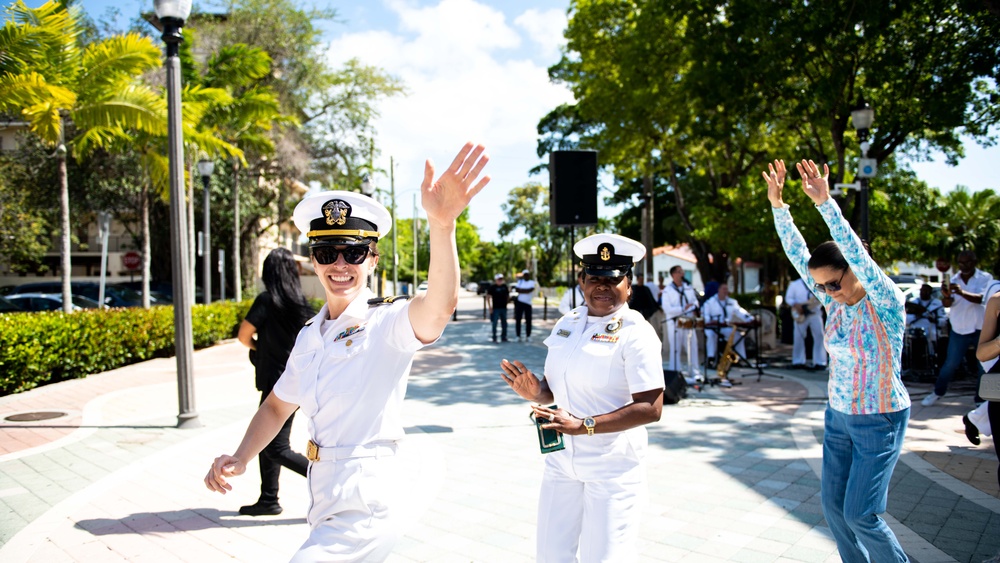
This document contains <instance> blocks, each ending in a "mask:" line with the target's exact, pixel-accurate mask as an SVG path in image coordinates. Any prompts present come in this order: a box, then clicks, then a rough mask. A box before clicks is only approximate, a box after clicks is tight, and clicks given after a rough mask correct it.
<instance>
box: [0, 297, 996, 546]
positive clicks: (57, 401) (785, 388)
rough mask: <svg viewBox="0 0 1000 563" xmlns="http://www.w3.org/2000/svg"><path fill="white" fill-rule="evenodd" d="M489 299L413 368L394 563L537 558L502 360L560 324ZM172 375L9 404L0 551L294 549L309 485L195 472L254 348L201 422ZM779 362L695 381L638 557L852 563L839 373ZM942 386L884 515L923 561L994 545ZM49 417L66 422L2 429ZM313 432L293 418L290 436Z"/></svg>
mask: <svg viewBox="0 0 1000 563" xmlns="http://www.w3.org/2000/svg"><path fill="white" fill-rule="evenodd" d="M481 306H482V301H481V299H480V298H478V297H475V296H474V295H472V294H465V296H464V297H463V299H462V302H461V305H460V313H459V315H458V319H459V320H458V321H457V322H453V323H452V326H450V327H449V328H448V330H447V331H446V332H445V336H444V337H443V338H442V339H441V341H440V342H439V343H437V344H436V345H435V346H433V347H430V348H428V349H426V350H424V351H421V352H420V353H419V354H418V356H417V360H416V361H415V363H414V368H413V372H412V375H411V379H410V383H409V391H408V394H407V400H406V407H405V416H406V421H407V422H406V424H407V434H408V437H407V440H406V441H405V445H404V448H403V451H404V453H403V454H402V455H405V456H407V457H408V458H409V461H410V467H411V468H412V470H411V473H412V480H413V481H412V482H413V486H412V487H411V489H412V490H413V495H412V498H411V499H410V502H409V503H408V507H409V508H410V509H411V510H412V512H413V517H412V519H411V520H412V523H411V525H410V526H409V529H408V532H407V534H406V535H405V537H404V538H403V540H402V541H401V542H400V543H399V545H398V546H397V548H396V550H395V552H394V554H393V556H392V557H391V559H390V560H391V561H399V562H406V561H485V562H494V561H496V562H511V561H531V560H533V554H534V541H535V507H536V499H537V495H538V488H539V486H540V482H541V471H542V461H543V457H542V456H541V455H540V454H539V453H538V449H537V447H538V446H537V441H536V439H535V434H534V429H533V428H532V426H531V424H530V422H529V420H528V417H527V412H528V408H527V405H526V404H525V403H524V401H522V400H520V399H519V398H518V397H517V396H516V395H514V393H513V392H511V391H510V390H509V389H508V388H507V386H506V385H505V384H504V383H503V381H502V380H501V379H500V377H499V370H498V364H499V361H500V359H501V358H508V359H519V360H522V361H524V362H525V363H526V364H528V365H529V367H532V368H533V369H536V370H538V371H540V370H541V368H542V365H543V363H544V357H545V348H544V346H543V345H542V344H541V340H542V335H544V334H546V333H547V332H548V329H550V328H551V325H552V319H551V318H550V319H549V320H548V321H547V322H539V321H536V326H535V331H536V334H535V335H533V336H535V337H534V338H533V342H531V343H524V344H519V343H516V342H511V343H508V344H499V345H498V344H493V343H492V342H490V338H489V323H488V322H485V321H483V320H482V315H481ZM538 316H539V317H540V316H541V315H538ZM511 325H513V323H511ZM510 329H511V334H513V326H511V327H510ZM771 360H772V361H771V363H772V365H775V366H777V365H781V364H780V360H778V361H775V360H776V359H774V358H771ZM174 369H175V362H174V359H173V358H167V359H158V360H153V361H149V362H144V363H142V364H136V365H132V366H128V367H126V368H122V369H118V370H115V371H112V372H108V373H104V374H99V375H95V376H91V377H88V378H87V379H83V380H75V381H68V382H64V383H58V384H54V385H49V386H45V387H42V388H39V389H35V390H32V391H29V392H26V393H21V394H18V395H13V396H8V397H3V398H0V542H2V545H0V561H5V562H17V561H39V562H53V561H88V562H94V561H205V560H211V561H217V560H227V559H228V560H236V561H281V560H287V559H288V557H289V556H290V555H291V554H292V553H294V551H295V550H296V548H297V547H298V546H299V544H300V543H301V542H302V541H303V540H304V538H305V537H306V535H307V532H308V530H307V526H306V524H305V517H304V515H305V511H306V507H307V504H308V499H307V495H306V490H305V481H304V480H303V479H302V478H301V477H299V476H298V475H295V474H293V473H291V472H288V471H285V472H282V484H281V504H282V506H283V507H284V509H285V510H284V512H283V513H282V514H281V515H279V516H275V517H262V518H252V517H244V516H240V515H239V514H238V513H237V510H238V508H239V507H240V506H241V505H244V504H250V503H252V502H253V501H255V500H256V498H257V495H258V492H259V491H258V487H259V477H258V474H257V468H256V466H255V465H254V466H252V467H250V469H249V470H248V473H247V475H246V476H243V477H241V478H237V479H236V480H235V481H234V483H233V484H234V490H233V491H232V492H231V493H229V494H227V495H225V496H223V495H218V494H214V493H210V492H209V491H208V490H206V489H205V487H204V485H203V484H202V482H201V481H202V478H203V476H204V474H205V472H206V471H207V469H208V466H209V464H210V463H211V461H212V459H213V458H214V457H215V456H217V455H219V454H220V453H223V452H229V451H232V450H233V449H235V447H236V445H237V444H238V443H239V440H240V439H241V437H242V435H243V432H244V430H245V428H246V424H247V422H248V421H249V418H250V417H251V416H252V414H253V412H254V411H255V409H256V406H257V401H258V399H259V397H258V394H257V392H256V391H255V390H254V388H253V372H252V367H251V366H250V364H249V362H248V361H247V358H246V349H245V348H243V347H242V346H240V345H239V344H238V343H236V342H227V343H223V344H220V345H218V346H216V347H213V348H211V349H207V350H201V351H198V352H196V353H195V379H196V388H195V393H196V395H195V396H196V408H197V410H198V413H199V415H200V420H201V422H202V424H203V426H202V427H201V428H197V429H188V430H178V429H176V428H174V427H173V426H174V424H175V423H176V415H177V392H176V375H175V371H174ZM765 372H766V374H768V375H765V376H764V377H762V378H760V380H759V381H758V377H757V373H756V372H755V371H750V370H743V369H741V368H736V369H734V371H733V372H732V373H731V375H733V374H735V378H734V379H736V380H737V381H741V382H742V385H737V386H735V387H733V388H732V389H729V390H725V391H723V390H721V389H719V388H708V389H706V390H704V391H703V392H700V393H696V392H691V393H690V394H689V398H688V399H686V400H685V401H682V402H681V403H680V404H678V405H672V406H667V407H665V408H664V412H663V418H662V420H661V421H660V422H659V423H657V424H653V425H651V426H650V427H649V434H650V450H649V456H648V469H649V476H650V498H649V505H648V506H647V508H646V514H645V518H644V524H643V528H642V534H641V545H640V553H641V554H642V557H643V560H646V561H768V562H770V561H838V560H839V557H838V555H837V552H836V548H835V546H834V543H833V540H832V539H831V538H830V534H829V530H828V528H827V527H826V525H825V522H824V521H823V517H822V514H821V510H820V505H819V477H818V474H819V467H820V458H821V454H822V448H821V440H822V413H823V408H824V401H825V394H826V390H825V377H824V376H823V374H818V373H806V372H792V371H788V370H783V369H780V368H775V367H769V368H767V369H766V370H765ZM771 375H781V376H784V377H783V378H780V379H779V378H777V377H772V376H771ZM741 376H742V377H741ZM928 391H929V386H928V385H924V386H919V385H914V386H912V387H911V393H912V395H913V396H914V397H915V398H916V399H917V400H916V401H915V406H914V407H913V410H912V413H911V422H910V428H909V430H908V435H907V441H906V446H905V450H904V454H903V456H902V458H901V461H900V463H899V465H898V466H897V469H896V472H895V474H894V476H893V480H892V486H891V489H890V494H889V512H888V514H887V520H889V522H890V525H891V526H892V528H893V530H894V531H895V532H896V533H897V535H899V537H900V539H901V541H902V542H903V546H904V548H905V549H906V551H907V553H908V554H909V555H910V556H911V558H912V559H913V560H915V561H919V562H920V563H928V562H932V561H976V562H978V561H983V560H985V559H987V558H989V557H992V556H994V555H996V554H997V553H998V552H1000V499H998V491H997V480H996V470H997V461H996V458H995V457H994V454H993V449H992V442H991V441H990V439H989V438H986V437H984V438H983V444H982V445H980V446H978V447H973V446H972V445H971V444H969V443H968V441H967V440H966V438H965V436H964V434H963V433H962V422H961V415H962V414H963V413H964V412H965V411H967V410H968V409H969V408H971V406H972V405H971V395H969V394H964V395H963V394H961V393H959V394H953V395H949V396H947V397H945V398H944V399H943V400H941V401H938V403H937V404H936V405H934V406H933V407H928V408H925V407H921V406H920V404H919V398H921V397H922V396H924V395H925V394H926V393H927V392H928ZM38 412H60V413H65V414H64V415H63V416H60V417H58V418H53V419H49V420H40V421H37V422H11V421H9V420H7V417H9V416H11V415H15V414H24V413H38ZM305 441H306V433H305V421H304V420H301V417H299V418H297V419H296V423H295V426H294V428H293V444H295V445H296V446H297V447H299V448H301V447H304V443H305Z"/></svg>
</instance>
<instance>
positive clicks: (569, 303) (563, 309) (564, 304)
mask: <svg viewBox="0 0 1000 563" xmlns="http://www.w3.org/2000/svg"><path fill="white" fill-rule="evenodd" d="M573 293H576V305H573ZM583 304H584V300H583V291H581V290H580V286H576V287H574V288H573V290H572V291H569V290H567V291H566V293H563V296H562V300H561V301H559V314H561V315H565V314H566V313H568V312H570V311H572V310H573V309H575V308H576V307H579V306H580V305H583Z"/></svg>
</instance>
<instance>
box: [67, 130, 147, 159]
mask: <svg viewBox="0 0 1000 563" xmlns="http://www.w3.org/2000/svg"><path fill="white" fill-rule="evenodd" d="M132 140H133V138H132V136H131V135H129V134H128V133H127V132H126V131H125V130H124V129H122V128H121V127H105V126H97V127H91V128H89V129H87V130H86V131H84V132H83V133H81V134H80V135H77V136H76V138H74V139H73V156H74V157H76V158H82V157H85V156H87V155H89V154H90V153H91V152H93V151H94V150H96V149H112V148H115V147H118V148H119V149H120V148H123V147H127V146H128V145H129V143H130V141H132Z"/></svg>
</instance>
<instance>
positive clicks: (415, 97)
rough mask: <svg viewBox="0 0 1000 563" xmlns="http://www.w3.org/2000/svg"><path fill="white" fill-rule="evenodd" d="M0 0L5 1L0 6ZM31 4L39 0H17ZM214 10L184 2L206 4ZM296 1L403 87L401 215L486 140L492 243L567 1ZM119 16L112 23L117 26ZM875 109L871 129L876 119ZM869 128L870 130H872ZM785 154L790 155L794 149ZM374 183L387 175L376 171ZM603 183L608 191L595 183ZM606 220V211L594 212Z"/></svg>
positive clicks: (345, 47) (978, 180) (523, 172)
mask: <svg viewBox="0 0 1000 563" xmlns="http://www.w3.org/2000/svg"><path fill="white" fill-rule="evenodd" d="M5 3H6V2H5ZM27 3H28V4H29V5H32V6H35V5H40V4H41V3H42V0H28V2H27ZM213 4H214V5H220V3H213V2H211V1H204V0H203V1H200V2H199V1H198V0H196V1H195V5H196V6H201V7H203V8H204V9H206V10H207V11H212V10H211V7H212V6H213ZM302 4H303V5H310V4H311V5H314V6H318V7H326V8H333V9H335V10H336V11H337V12H338V15H339V18H338V20H339V21H334V22H323V23H322V24H321V27H322V29H323V30H324V33H325V37H326V39H327V40H328V41H329V49H328V53H327V55H328V57H329V59H330V61H331V62H332V63H334V64H338V63H342V62H343V61H346V60H348V59H349V58H352V57H357V58H359V59H361V60H362V61H363V62H365V63H368V64H372V65H376V66H380V67H382V68H385V69H386V70H388V71H389V72H391V73H393V74H395V75H397V76H399V77H400V78H402V79H403V81H404V82H405V83H406V86H407V89H408V90H409V95H408V96H406V97H400V98H395V99H392V100H388V101H386V102H385V103H384V104H383V106H382V108H381V109H382V117H381V118H380V120H379V121H378V123H376V128H377V129H378V131H379V137H380V140H379V145H380V147H381V149H382V158H381V161H380V162H377V163H376V165H377V166H378V167H380V168H382V169H385V170H388V168H389V156H390V155H391V156H393V157H394V159H395V161H396V192H397V206H398V208H399V215H400V216H401V217H409V216H411V215H412V212H411V211H410V209H411V208H412V197H413V196H412V193H414V192H413V188H416V187H418V186H419V182H420V178H421V177H422V167H423V161H424V159H425V158H430V159H431V160H432V161H433V162H434V163H435V164H436V165H438V166H439V167H441V166H446V165H447V163H449V162H450V161H451V159H452V157H453V155H454V153H455V151H456V150H457V149H458V148H459V147H460V146H461V145H462V144H463V143H464V142H465V141H467V140H472V141H476V142H481V143H483V144H485V145H486V146H487V150H488V152H489V154H490V156H491V159H492V160H491V163H490V165H489V166H488V168H487V170H488V173H489V175H490V176H491V177H492V178H493V181H492V182H491V184H490V185H489V186H488V187H487V188H486V190H484V192H483V193H481V194H480V195H479V197H477V199H476V200H475V201H474V202H473V204H472V209H471V211H470V218H471V220H472V222H473V224H475V225H477V226H479V227H480V235H481V236H482V237H483V238H484V239H486V240H497V239H498V237H497V234H496V232H497V226H498V225H499V223H500V221H501V220H502V216H501V214H500V213H499V209H500V205H501V204H502V203H503V202H504V201H505V200H506V194H507V192H508V190H509V189H510V188H512V187H515V186H519V185H522V184H524V183H525V182H528V181H540V182H548V179H547V177H546V176H545V175H541V176H535V177H529V176H528V173H527V172H528V170H529V169H530V168H531V167H533V166H535V165H537V164H538V163H539V162H540V161H539V159H538V157H537V156H536V155H535V144H536V132H535V125H536V124H537V122H538V120H539V118H541V117H542V116H543V115H544V114H545V113H546V112H548V111H549V110H551V109H552V108H554V107H555V106H556V105H558V104H559V103H563V102H567V101H570V100H571V96H570V94H569V92H568V91H566V90H565V89H564V88H562V87H560V86H555V85H552V84H550V83H549V82H548V77H547V72H546V69H547V68H548V66H550V65H551V64H553V63H555V62H557V61H558V59H559V48H560V47H561V45H562V29H563V26H564V25H565V9H566V6H567V1H566V0H366V1H357V0H326V1H323V0H312V1H311V2H309V1H306V2H302ZM82 6H83V7H84V9H86V10H87V12H88V13H89V14H90V15H91V16H92V17H94V18H95V19H97V18H100V17H102V16H103V15H104V14H105V13H106V10H107V9H108V8H109V7H112V6H114V7H119V8H120V10H121V12H122V15H123V16H124V17H125V19H126V20H127V19H129V18H131V17H134V16H136V15H138V13H139V11H140V10H152V7H153V2H152V0H140V1H135V0H124V1H123V0H116V1H112V0H83V2H82ZM124 23H125V22H122V25H124ZM877 111H878V108H876V125H877V121H878V114H877ZM876 132H877V130H876ZM966 152H967V156H966V158H965V159H964V160H963V161H961V163H960V164H959V166H957V167H949V166H946V165H945V164H944V163H943V159H942V158H940V157H938V158H937V159H936V160H937V162H928V163H918V164H914V165H913V168H914V170H915V171H916V172H917V174H918V175H919V177H920V178H921V179H923V180H924V181H926V182H927V183H928V184H930V185H932V186H936V187H939V188H942V189H945V190H949V189H952V188H953V187H954V186H956V185H965V186H968V187H970V188H971V189H973V190H979V189H983V188H987V187H989V188H993V189H994V190H998V191H1000V185H998V184H997V182H996V175H995V174H993V173H991V171H989V170H988V169H987V163H988V162H991V160H992V161H997V160H1000V147H992V148H990V149H983V148H981V147H979V146H978V145H976V144H975V143H967V145H966ZM787 158H791V159H794V155H788V157H786V159H787ZM376 182H377V183H378V185H379V186H380V187H382V188H387V187H388V183H389V181H388V178H387V177H382V178H376ZM606 189H610V188H606ZM601 212H602V214H607V215H612V214H615V213H617V210H616V209H608V208H604V207H603V205H602V211H601Z"/></svg>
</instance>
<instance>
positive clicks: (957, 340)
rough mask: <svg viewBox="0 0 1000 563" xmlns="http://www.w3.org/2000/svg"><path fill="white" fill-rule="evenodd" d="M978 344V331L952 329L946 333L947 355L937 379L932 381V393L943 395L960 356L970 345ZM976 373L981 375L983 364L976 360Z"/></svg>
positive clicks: (956, 369) (956, 368)
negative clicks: (961, 332) (967, 331)
mask: <svg viewBox="0 0 1000 563" xmlns="http://www.w3.org/2000/svg"><path fill="white" fill-rule="evenodd" d="M978 345H979V331H978V330H977V331H974V332H972V333H971V334H958V333H956V332H955V331H954V330H952V331H950V332H949V333H948V355H947V356H946V357H945V359H944V365H943V366H941V371H940V372H939V373H938V376H937V381H936V382H935V383H934V394H935V395H937V396H939V397H943V396H944V394H945V393H947V392H948V384H949V383H951V377H952V376H953V375H955V372H956V371H958V366H960V365H962V358H963V357H964V356H965V352H966V351H967V350H968V349H969V347H970V346H972V347H975V346H978ZM976 372H977V375H979V376H981V375H983V366H982V365H981V364H980V363H979V362H976ZM977 396H978V393H977Z"/></svg>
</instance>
